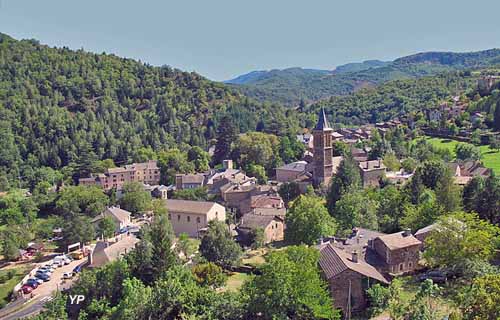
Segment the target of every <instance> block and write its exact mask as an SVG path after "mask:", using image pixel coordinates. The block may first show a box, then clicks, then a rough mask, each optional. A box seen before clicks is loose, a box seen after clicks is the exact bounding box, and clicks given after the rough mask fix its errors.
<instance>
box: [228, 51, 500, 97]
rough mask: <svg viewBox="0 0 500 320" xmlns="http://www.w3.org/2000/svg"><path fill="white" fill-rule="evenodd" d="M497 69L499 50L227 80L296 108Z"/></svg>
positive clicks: (417, 56)
mask: <svg viewBox="0 0 500 320" xmlns="http://www.w3.org/2000/svg"><path fill="white" fill-rule="evenodd" d="M493 65H500V49H490V50H484V51H476V52H464V53H455V52H422V53H417V54H414V55H409V56H406V57H401V58H398V59H396V60H394V61H392V62H384V61H380V60H367V61H364V62H359V63H348V64H345V65H341V66H338V67H337V68H335V69H334V70H333V71H327V70H311V69H302V68H288V69H284V70H270V71H257V72H250V73H248V74H246V75H243V76H240V77H237V78H235V79H233V80H229V81H227V82H226V83H228V84H231V85H232V86H234V87H235V88H237V89H238V90H240V91H241V92H242V93H243V94H245V95H247V96H250V97H253V98H256V99H258V100H260V101H270V102H279V103H283V104H285V105H289V106H296V105H298V104H299V103H300V102H301V101H304V102H314V101H319V100H322V99H326V98H329V97H332V96H338V95H346V94H351V93H353V92H356V91H357V90H359V89H361V88H366V87H374V86H377V85H379V84H382V83H385V82H387V81H390V80H402V79H415V78H420V77H424V76H431V75H437V74H440V73H442V72H447V71H454V70H463V69H474V68H483V67H488V66H493Z"/></svg>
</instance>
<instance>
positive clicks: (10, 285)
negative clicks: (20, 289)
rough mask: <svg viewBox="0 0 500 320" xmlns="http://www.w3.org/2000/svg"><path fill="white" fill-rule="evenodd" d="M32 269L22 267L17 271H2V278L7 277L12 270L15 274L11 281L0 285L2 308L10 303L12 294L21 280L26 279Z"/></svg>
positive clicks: (0, 272) (0, 304)
mask: <svg viewBox="0 0 500 320" xmlns="http://www.w3.org/2000/svg"><path fill="white" fill-rule="evenodd" d="M30 269H31V267H30V266H22V267H19V268H15V269H9V270H0V278H3V277H6V276H7V273H8V272H9V271H10V270H12V271H13V272H15V273H14V276H13V277H12V278H11V279H9V280H7V281H5V282H2V283H0V307H3V306H4V305H5V304H6V303H7V302H8V297H9V295H10V293H11V292H12V290H13V289H14V287H15V286H16V284H18V283H19V281H21V279H22V278H24V276H25V275H26V274H27V273H28V272H29V271H30Z"/></svg>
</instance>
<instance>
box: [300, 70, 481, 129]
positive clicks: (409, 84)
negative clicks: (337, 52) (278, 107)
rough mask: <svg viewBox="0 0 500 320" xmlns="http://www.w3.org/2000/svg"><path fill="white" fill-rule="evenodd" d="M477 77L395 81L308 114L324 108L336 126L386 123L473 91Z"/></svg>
mask: <svg viewBox="0 0 500 320" xmlns="http://www.w3.org/2000/svg"><path fill="white" fill-rule="evenodd" d="M476 83H477V77H476V76H472V75H471V74H470V73H469V72H449V73H443V74H440V75H437V76H432V77H431V76H429V77H422V78H418V79H405V80H394V81H389V82H387V83H384V84H381V85H379V86H377V87H375V88H366V89H363V90H360V91H358V92H356V93H354V94H351V95H346V96H335V97H331V98H329V99H325V100H322V101H320V102H317V103H314V104H312V105H310V106H308V107H306V108H304V110H306V111H307V112H317V110H319V108H321V107H324V108H325V110H326V111H327V112H328V113H329V114H330V116H331V119H332V121H333V122H334V123H339V124H354V125H359V124H364V123H367V122H371V123H375V122H380V121H387V120H389V119H392V118H394V117H397V116H401V115H405V114H408V112H412V111H420V110H426V109H431V108H436V107H437V106H438V105H439V103H440V102H441V101H443V100H446V99H447V98H448V97H450V96H451V95H453V94H456V93H457V92H458V91H466V90H472V88H474V87H475V86H476Z"/></svg>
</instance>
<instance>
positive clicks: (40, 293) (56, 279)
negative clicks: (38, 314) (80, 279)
mask: <svg viewBox="0 0 500 320" xmlns="http://www.w3.org/2000/svg"><path fill="white" fill-rule="evenodd" d="M85 261H86V260H85V259H81V260H74V261H71V263H70V264H68V265H65V266H62V267H59V268H56V269H54V272H53V273H52V275H51V276H50V281H47V282H44V283H42V284H41V285H40V286H38V288H36V289H35V290H33V296H34V297H44V296H48V295H52V293H54V292H55V291H57V290H62V289H66V288H69V287H70V286H71V283H72V281H73V279H66V280H62V276H63V274H64V273H65V272H72V271H73V269H74V268H75V267H76V266H78V265H80V264H83V263H84V262H85ZM45 264H47V263H45ZM45 264H43V263H42V264H40V266H42V265H45Z"/></svg>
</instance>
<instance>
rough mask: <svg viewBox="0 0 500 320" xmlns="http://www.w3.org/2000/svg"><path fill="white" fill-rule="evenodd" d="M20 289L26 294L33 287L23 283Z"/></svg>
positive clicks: (31, 290)
mask: <svg viewBox="0 0 500 320" xmlns="http://www.w3.org/2000/svg"><path fill="white" fill-rule="evenodd" d="M21 290H22V291H23V293H24V294H28V293H31V292H33V290H34V289H33V287H31V286H28V285H24V286H22V287H21Z"/></svg>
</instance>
